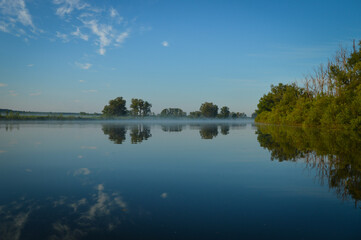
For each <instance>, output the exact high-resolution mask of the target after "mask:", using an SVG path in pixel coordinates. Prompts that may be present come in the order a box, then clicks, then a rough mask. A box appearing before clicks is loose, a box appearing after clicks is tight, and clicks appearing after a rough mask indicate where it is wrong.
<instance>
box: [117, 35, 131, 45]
mask: <svg viewBox="0 0 361 240" xmlns="http://www.w3.org/2000/svg"><path fill="white" fill-rule="evenodd" d="M128 37H129V33H128V32H123V33H121V34H119V36H118V37H117V39H116V40H115V41H116V42H117V43H120V44H121V43H123V42H124V40H125V39H126V38H128Z"/></svg>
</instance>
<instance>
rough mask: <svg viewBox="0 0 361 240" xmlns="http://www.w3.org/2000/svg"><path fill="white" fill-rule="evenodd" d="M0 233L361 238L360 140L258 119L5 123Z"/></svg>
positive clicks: (0, 127) (0, 140) (0, 128)
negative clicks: (264, 123)
mask: <svg viewBox="0 0 361 240" xmlns="http://www.w3.org/2000/svg"><path fill="white" fill-rule="evenodd" d="M0 183H1V184H0V239H2V240H7V239H360V236H361V209H360V204H359V202H358V201H359V200H360V199H361V138H360V136H356V135H354V134H353V133H347V132H341V131H320V130H317V129H302V128H295V127H277V126H265V125H255V124H254V123H253V122H251V121H248V122H246V121H245V122H241V121H234V122H227V123H221V122H217V123H214V124H213V123H211V122H204V123H202V122H171V123H166V122H143V123H142V122H127V123H123V124H120V123H119V122H118V123H116V122H92V121H89V122H68V123H67V122H53V123H51V122H43V123H25V122H18V123H17V122H14V123H5V122H3V123H0Z"/></svg>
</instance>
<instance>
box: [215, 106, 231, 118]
mask: <svg viewBox="0 0 361 240" xmlns="http://www.w3.org/2000/svg"><path fill="white" fill-rule="evenodd" d="M229 114H230V112H229V108H228V107H226V106H224V107H222V108H221V112H220V113H219V115H218V117H219V118H228V117H229Z"/></svg>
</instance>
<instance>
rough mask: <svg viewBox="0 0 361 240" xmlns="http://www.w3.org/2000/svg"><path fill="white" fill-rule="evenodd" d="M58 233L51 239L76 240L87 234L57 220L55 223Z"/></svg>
mask: <svg viewBox="0 0 361 240" xmlns="http://www.w3.org/2000/svg"><path fill="white" fill-rule="evenodd" d="M53 228H54V230H55V232H56V233H57V234H56V235H53V236H51V237H50V239H51V240H58V239H59V240H60V239H61V240H75V239H80V238H81V237H83V236H84V235H85V233H84V232H83V231H81V230H80V229H71V228H70V227H69V226H68V225H66V224H62V223H60V222H56V223H54V224H53Z"/></svg>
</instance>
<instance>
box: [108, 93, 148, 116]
mask: <svg viewBox="0 0 361 240" xmlns="http://www.w3.org/2000/svg"><path fill="white" fill-rule="evenodd" d="M126 103H127V102H126V100H125V99H123V97H117V98H115V99H113V100H110V101H109V104H108V105H106V106H104V109H103V111H102V113H103V115H104V116H107V117H111V116H116V117H121V116H128V115H131V116H134V117H145V116H149V114H150V113H151V107H152V104H150V103H149V102H147V101H144V100H142V99H137V98H132V100H131V104H130V108H131V110H128V109H127V107H126Z"/></svg>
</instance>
